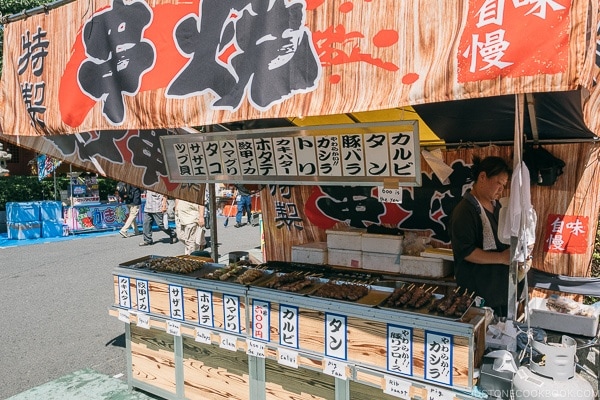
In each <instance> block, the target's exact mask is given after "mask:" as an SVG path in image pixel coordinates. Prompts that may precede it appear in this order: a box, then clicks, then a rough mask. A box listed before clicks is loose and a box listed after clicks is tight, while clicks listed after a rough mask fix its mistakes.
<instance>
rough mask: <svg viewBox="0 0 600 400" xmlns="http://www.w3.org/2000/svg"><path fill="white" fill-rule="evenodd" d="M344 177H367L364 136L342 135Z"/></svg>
mask: <svg viewBox="0 0 600 400" xmlns="http://www.w3.org/2000/svg"><path fill="white" fill-rule="evenodd" d="M340 141H341V148H342V168H343V174H344V176H365V151H364V145H363V141H362V135H359V134H349V135H340Z"/></svg>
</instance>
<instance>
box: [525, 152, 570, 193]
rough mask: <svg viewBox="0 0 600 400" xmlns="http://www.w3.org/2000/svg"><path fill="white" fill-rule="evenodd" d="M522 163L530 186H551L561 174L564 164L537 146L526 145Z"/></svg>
mask: <svg viewBox="0 0 600 400" xmlns="http://www.w3.org/2000/svg"><path fill="white" fill-rule="evenodd" d="M523 161H524V162H525V165H527V169H529V177H530V179H531V184H532V185H540V186H552V185H554V182H556V180H557V179H558V177H559V176H560V175H562V173H563V168H564V167H565V162H564V161H563V160H561V159H560V158H556V157H554V156H553V155H552V153H550V152H549V151H548V150H546V149H544V148H543V147H542V146H539V145H535V146H534V145H526V147H525V152H524V153H523Z"/></svg>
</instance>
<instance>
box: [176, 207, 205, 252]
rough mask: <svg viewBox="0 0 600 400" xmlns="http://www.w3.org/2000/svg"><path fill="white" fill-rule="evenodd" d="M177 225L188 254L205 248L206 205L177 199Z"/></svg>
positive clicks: (179, 235) (178, 234)
mask: <svg viewBox="0 0 600 400" xmlns="http://www.w3.org/2000/svg"><path fill="white" fill-rule="evenodd" d="M175 226H176V232H177V237H178V238H179V240H181V242H182V243H183V244H184V245H185V254H186V255H189V254H191V253H192V252H194V251H198V250H203V249H204V245H205V241H204V227H205V223H204V205H200V204H195V203H191V202H189V201H185V200H179V199H177V200H175Z"/></svg>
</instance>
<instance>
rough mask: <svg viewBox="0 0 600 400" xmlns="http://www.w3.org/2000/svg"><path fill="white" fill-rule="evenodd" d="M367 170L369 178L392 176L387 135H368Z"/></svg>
mask: <svg viewBox="0 0 600 400" xmlns="http://www.w3.org/2000/svg"><path fill="white" fill-rule="evenodd" d="M364 143H365V168H366V172H367V176H390V165H389V164H390V154H389V146H388V136H387V134H386V133H366V134H365V135H364Z"/></svg>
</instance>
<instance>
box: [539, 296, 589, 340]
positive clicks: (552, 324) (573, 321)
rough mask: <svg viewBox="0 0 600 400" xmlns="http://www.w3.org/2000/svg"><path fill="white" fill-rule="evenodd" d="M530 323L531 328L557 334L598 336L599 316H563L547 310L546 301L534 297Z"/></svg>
mask: <svg viewBox="0 0 600 400" xmlns="http://www.w3.org/2000/svg"><path fill="white" fill-rule="evenodd" d="M529 323H530V324H531V326H534V327H537V328H542V329H549V330H552V331H557V332H565V333H572V334H574V335H582V336H590V337H592V336H596V333H597V332H598V316H597V315H595V316H593V317H586V316H583V315H573V314H566V313H565V314H563V313H559V312H556V311H550V310H548V309H547V308H546V299H544V298H541V297H534V298H533V299H531V300H530V301H529Z"/></svg>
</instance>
